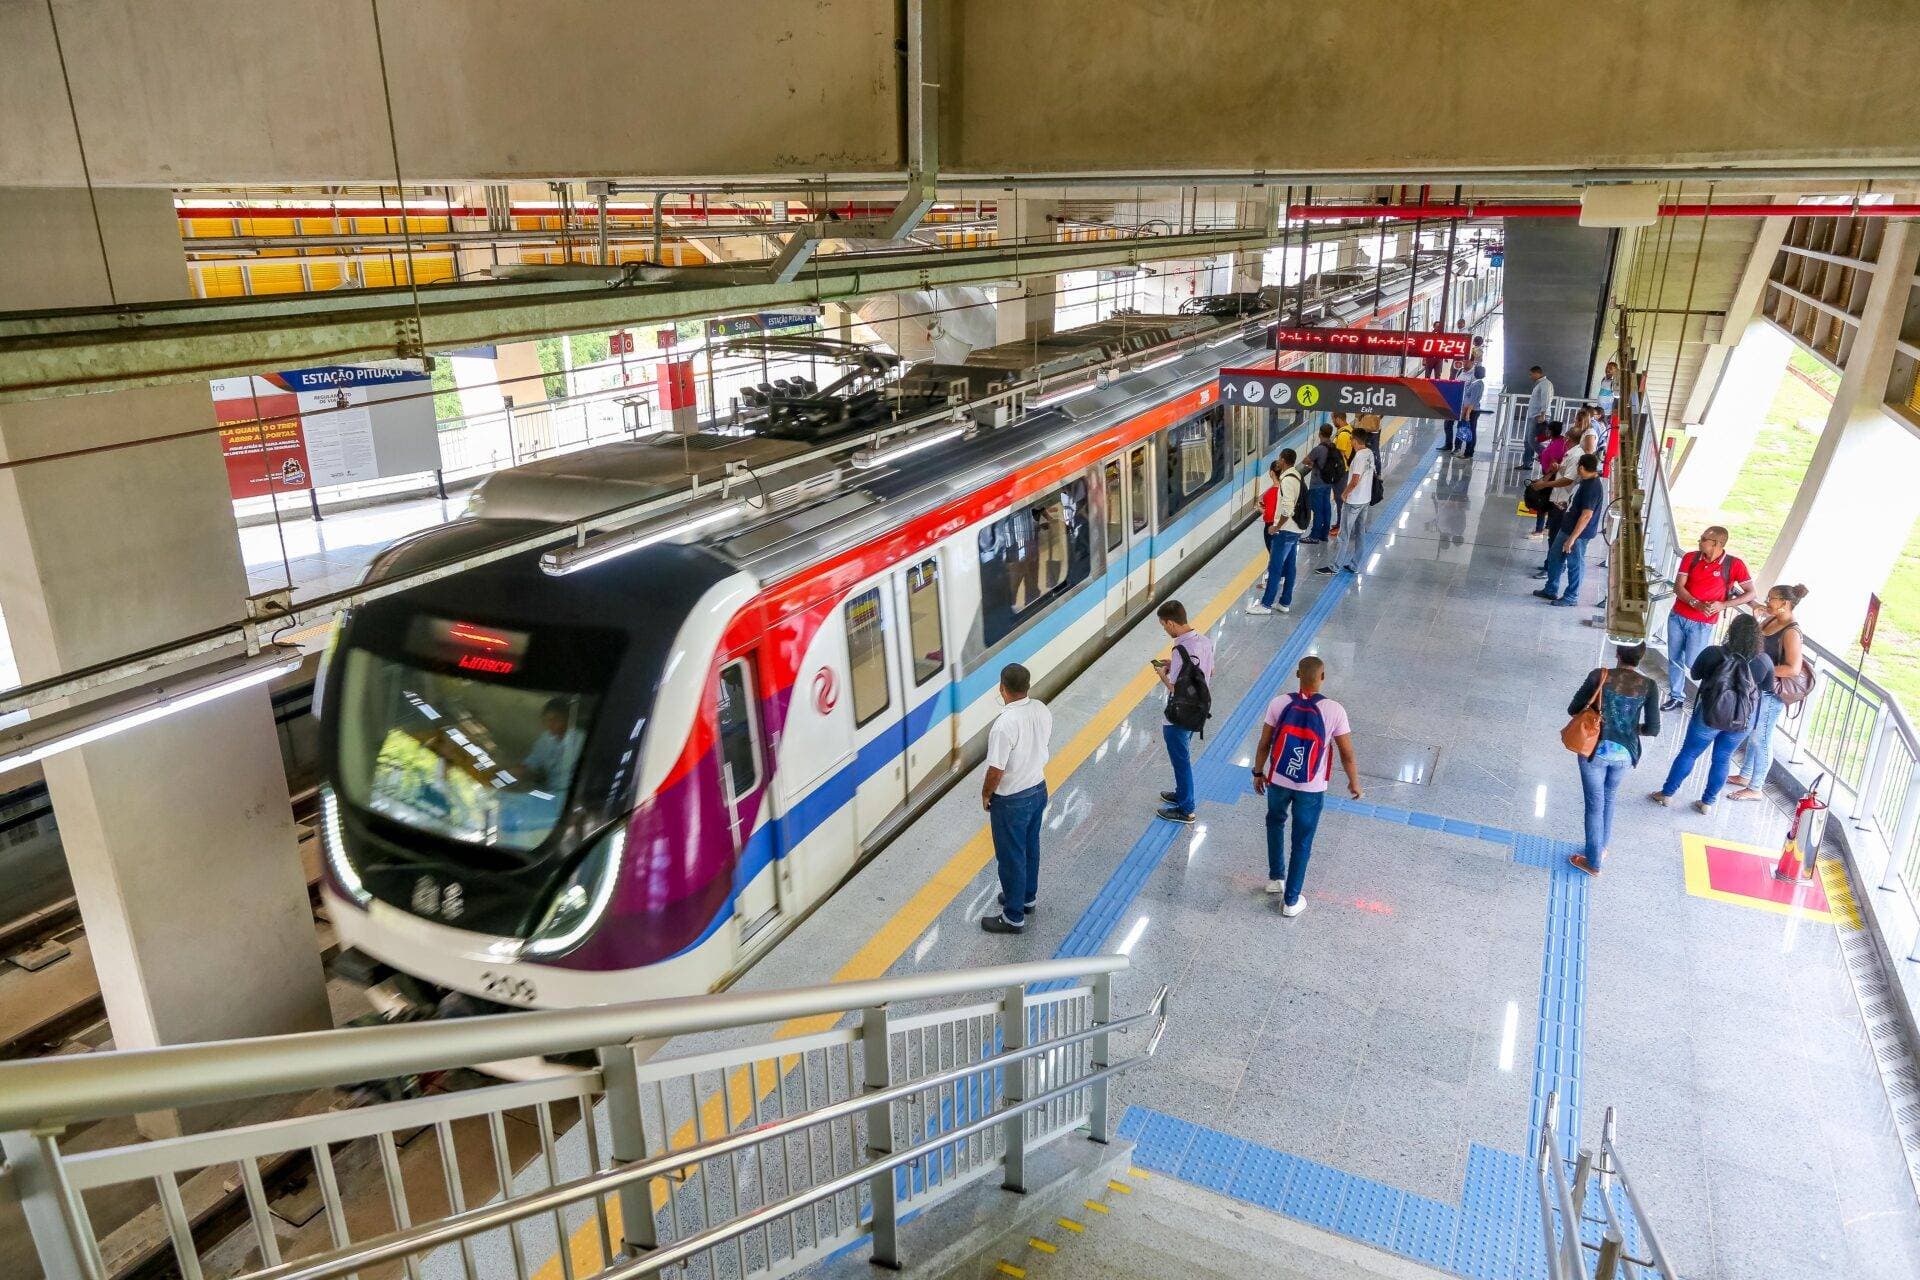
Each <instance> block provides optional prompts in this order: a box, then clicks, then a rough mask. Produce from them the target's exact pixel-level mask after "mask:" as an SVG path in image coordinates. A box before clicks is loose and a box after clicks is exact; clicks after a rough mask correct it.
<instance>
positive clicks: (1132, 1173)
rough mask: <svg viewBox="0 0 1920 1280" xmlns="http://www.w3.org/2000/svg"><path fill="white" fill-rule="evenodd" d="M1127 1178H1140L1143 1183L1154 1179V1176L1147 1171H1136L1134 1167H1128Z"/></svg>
mask: <svg viewBox="0 0 1920 1280" xmlns="http://www.w3.org/2000/svg"><path fill="white" fill-rule="evenodd" d="M1127 1176H1128V1177H1129V1178H1138V1179H1140V1181H1142V1182H1146V1181H1148V1180H1150V1179H1151V1178H1152V1177H1153V1175H1152V1174H1150V1173H1148V1172H1147V1171H1146V1170H1145V1169H1136V1168H1134V1167H1133V1166H1132V1165H1128V1166H1127Z"/></svg>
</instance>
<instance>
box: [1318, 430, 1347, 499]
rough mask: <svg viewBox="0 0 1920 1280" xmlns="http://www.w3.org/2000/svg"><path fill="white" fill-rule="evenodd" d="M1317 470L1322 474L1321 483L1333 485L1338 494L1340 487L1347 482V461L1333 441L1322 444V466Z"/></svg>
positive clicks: (1322, 442) (1324, 441) (1325, 441)
mask: <svg viewBox="0 0 1920 1280" xmlns="http://www.w3.org/2000/svg"><path fill="white" fill-rule="evenodd" d="M1316 470H1318V471H1319V473H1320V483H1321V484H1326V485H1332V486H1333V489H1334V492H1335V493H1336V494H1338V493H1339V491H1340V486H1341V485H1343V484H1345V483H1346V482H1347V460H1346V459H1345V458H1343V457H1341V456H1340V450H1339V449H1337V448H1335V447H1334V444H1333V441H1331V440H1323V441H1321V442H1320V465H1319V467H1318V468H1316Z"/></svg>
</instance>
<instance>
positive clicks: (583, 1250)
mask: <svg viewBox="0 0 1920 1280" xmlns="http://www.w3.org/2000/svg"><path fill="white" fill-rule="evenodd" d="M1265 567H1266V557H1265V556H1255V557H1254V558H1253V559H1252V560H1251V561H1250V562H1249V563H1248V564H1247V566H1246V567H1245V568H1244V569H1242V570H1241V571H1240V572H1239V573H1238V574H1236V575H1234V578H1233V580H1232V581H1231V582H1229V583H1228V584H1227V585H1226V587H1225V588H1223V589H1222V590H1221V592H1220V593H1219V594H1218V595H1216V596H1214V597H1213V599H1211V600H1209V601H1207V604H1206V607H1205V608H1203V609H1201V610H1200V612H1199V613H1198V614H1195V615H1192V616H1191V617H1190V619H1189V620H1190V621H1191V622H1192V624H1193V625H1194V626H1195V627H1197V628H1199V629H1200V630H1202V631H1205V630H1207V629H1208V628H1209V627H1211V626H1213V624H1214V623H1216V622H1218V621H1219V620H1220V619H1221V617H1222V616H1224V615H1225V614H1226V612H1227V611H1228V610H1229V609H1231V608H1233V606H1234V605H1236V604H1238V603H1239V601H1240V598H1241V597H1242V596H1243V595H1244V594H1245V593H1246V591H1247V590H1248V588H1250V587H1251V586H1252V585H1253V583H1254V580H1255V579H1257V578H1258V577H1259V576H1260V573H1261V570H1262V569H1264V568H1265ZM1159 683H1160V677H1159V675H1158V674H1157V673H1156V672H1155V671H1154V670H1153V669H1152V668H1151V667H1149V668H1146V669H1144V670H1142V671H1141V672H1139V673H1138V674H1137V675H1135V676H1134V677H1133V679H1131V680H1129V681H1127V683H1126V685H1125V686H1124V687H1123V688H1122V689H1121V690H1120V692H1118V693H1116V694H1115V695H1114V696H1113V697H1112V699H1110V700H1109V701H1108V702H1107V704H1106V705H1105V706H1104V707H1102V708H1100V710H1099V711H1098V712H1097V713H1095V715H1094V717H1093V719H1091V720H1089V721H1088V722H1087V723H1086V725H1085V727H1083V728H1082V729H1081V730H1080V732H1079V733H1076V734H1075V735H1074V736H1073V738H1072V740H1071V741H1069V742H1068V743H1067V745H1066V746H1064V747H1062V748H1061V749H1060V750H1059V751H1058V752H1056V753H1055V754H1054V756H1053V759H1052V760H1051V761H1050V762H1049V763H1048V765H1047V783H1048V785H1049V786H1050V787H1053V788H1055V789H1058V788H1059V787H1061V786H1062V785H1064V784H1065V783H1066V781H1067V779H1068V778H1070V777H1072V776H1073V774H1074V772H1075V771H1076V770H1077V769H1079V768H1080V766H1081V765H1083V764H1085V763H1086V762H1087V760H1088V759H1089V758H1090V757H1091V756H1092V755H1093V753H1094V752H1095V751H1097V750H1098V749H1099V747H1100V744H1101V743H1103V742H1105V741H1106V740H1107V736H1108V735H1109V734H1111V733H1112V732H1113V731H1114V730H1115V729H1117V728H1118V727H1119V725H1120V722H1121V721H1122V720H1125V719H1126V718H1127V717H1128V716H1129V715H1131V714H1132V712H1133V709H1134V707H1136V706H1138V705H1139V703H1140V700H1141V699H1142V698H1145V697H1146V696H1147V695H1148V694H1149V693H1151V692H1152V691H1153V690H1154V689H1155V688H1156V687H1157V686H1158V685H1159ZM992 860H993V830H992V828H991V827H989V826H988V825H987V824H986V823H981V824H980V826H979V828H978V829H977V830H975V831H974V833H973V835H972V837H971V838H970V839H969V840H968V841H967V842H966V843H965V844H964V845H962V846H961V847H960V849H959V851H958V852H957V853H955V854H954V855H953V856H952V857H951V858H949V859H947V862H946V865H945V866H943V867H941V868H940V870H938V871H936V872H935V873H934V874H933V876H932V878H931V879H929V880H928V881H927V882H926V883H925V884H924V885H922V886H921V887H920V890H919V892H917V893H915V894H914V895H913V897H911V898H909V899H907V901H906V902H905V903H904V904H903V905H902V906H901V907H900V909H899V910H898V911H896V912H894V914H893V916H892V917H891V918H890V919H889V920H888V921H887V922H886V923H885V924H883V925H881V926H880V928H879V929H877V930H875V932H874V934H873V936H872V937H870V938H868V939H867V940H866V942H865V943H864V944H863V945H862V946H861V948H860V949H859V950H858V951H856V952H854V953H853V955H852V957H851V958H849V959H848V961H847V962H846V963H845V964H844V965H842V966H840V971H839V972H838V973H835V974H834V975H833V978H832V981H834V982H836V983H840V982H861V981H865V980H866V979H868V978H878V977H882V976H884V975H885V974H886V972H887V970H889V969H891V968H892V967H893V965H894V962H895V961H897V960H898V959H899V958H900V957H901V956H903V955H905V954H906V953H907V948H909V947H911V946H912V945H913V944H914V942H915V941H917V940H918V939H919V937H920V935H922V934H923V933H925V932H926V931H927V929H928V927H929V926H931V925H932V924H933V922H934V921H935V920H937V919H938V918H939V916H940V913H941V912H942V911H945V910H946V909H947V907H948V906H950V905H951V904H952V903H953V900H954V899H955V898H957V897H959V896H960V895H961V893H963V892H964V891H965V890H966V888H967V886H968V885H970V884H972V883H973V880H974V877H976V876H978V875H979V874H980V872H981V871H982V870H983V869H984V868H985V867H986V865H987V864H988V863H989V862H991V861H992ZM840 1017H841V1015H840V1014H837V1013H822V1014H816V1015H814V1016H812V1017H807V1018H794V1019H792V1020H791V1021H789V1022H786V1023H784V1024H782V1025H781V1027H780V1028H779V1030H777V1031H775V1032H774V1038H775V1039H776V1040H788V1039H792V1038H793V1037H795V1036H806V1035H812V1034H814V1033H815V1032H819V1031H826V1030H828V1029H830V1028H831V1027H832V1026H833V1025H834V1023H836V1022H838V1021H839V1020H840ZM798 1062H799V1058H798V1057H790V1058H782V1059H780V1060H779V1063H778V1066H777V1068H776V1065H775V1063H773V1062H771V1061H761V1062H758V1063H755V1064H754V1067H753V1072H752V1083H751V1085H749V1083H748V1071H747V1068H745V1067H736V1068H734V1069H733V1071H732V1072H730V1073H729V1074H728V1076H727V1080H726V1086H725V1089H724V1092H715V1093H713V1094H712V1095H710V1096H709V1097H708V1098H707V1099H706V1101H705V1102H704V1103H702V1104H701V1108H700V1118H699V1125H698V1128H696V1126H695V1122H694V1121H692V1120H689V1121H687V1122H686V1123H684V1124H682V1125H681V1126H680V1127H679V1129H677V1130H676V1131H675V1132H674V1135H673V1137H672V1139H671V1140H670V1141H669V1142H668V1144H667V1149H668V1150H669V1151H673V1150H676V1149H678V1148H681V1147H689V1146H692V1145H693V1144H694V1142H695V1139H696V1136H697V1135H698V1134H701V1133H706V1134H719V1133H721V1132H723V1131H725V1130H727V1129H731V1128H734V1127H736V1126H738V1125H739V1124H740V1123H741V1122H742V1121H743V1120H746V1119H747V1118H748V1117H750V1116H752V1115H753V1114H754V1107H755V1105H756V1104H757V1102H758V1101H759V1100H760V1099H764V1098H766V1097H768V1096H769V1095H770V1094H772V1093H773V1091H774V1089H775V1088H777V1087H778V1085H779V1081H780V1078H781V1077H782V1076H783V1075H784V1074H785V1073H786V1072H788V1071H789V1070H791V1069H792V1068H793V1067H794V1065H795V1064H797V1063H798ZM723 1101H724V1104H725V1108H726V1112H725V1114H726V1117H727V1118H726V1120H725V1122H724V1123H723V1121H722V1112H721V1108H722V1104H723ZM666 1202H667V1189H666V1185H665V1183H664V1181H663V1180H661V1179H657V1178H656V1179H654V1180H653V1207H654V1208H655V1209H659V1208H661V1207H662V1206H663V1205H665V1204H666ZM1089 1207H1090V1208H1094V1209H1096V1210H1098V1211H1099V1212H1101V1213H1105V1212H1106V1209H1105V1208H1104V1207H1103V1206H1099V1205H1093V1204H1091V1203H1090V1204H1089ZM607 1229H608V1230H609V1232H611V1233H612V1236H613V1238H614V1239H615V1240H618V1239H619V1238H620V1230H621V1223H620V1206H619V1203H618V1202H617V1201H616V1202H615V1203H612V1204H609V1205H608V1206H607ZM567 1251H568V1253H570V1254H571V1255H572V1260H573V1265H574V1271H575V1274H579V1275H591V1274H592V1273H593V1272H594V1271H596V1270H598V1269H599V1268H601V1267H602V1266H604V1265H605V1263H604V1262H603V1261H602V1260H601V1257H600V1232H599V1227H598V1224H597V1223H596V1222H594V1221H591V1220H590V1221H588V1222H586V1223H584V1224H582V1225H581V1227H580V1228H579V1230H577V1231H575V1232H574V1233H573V1236H572V1237H571V1239H570V1240H569V1241H568V1244H567ZM1002 1265H1003V1266H1004V1265H1006V1264H1002ZM562 1274H563V1273H562V1271H561V1267H560V1256H559V1255H558V1254H555V1255H554V1256H553V1257H551V1258H549V1259H547V1261H546V1263H545V1264H544V1265H543V1266H542V1267H541V1268H540V1270H539V1271H538V1272H536V1273H535V1274H534V1280H561V1277H562ZM1022 1274H1024V1273H1022Z"/></svg>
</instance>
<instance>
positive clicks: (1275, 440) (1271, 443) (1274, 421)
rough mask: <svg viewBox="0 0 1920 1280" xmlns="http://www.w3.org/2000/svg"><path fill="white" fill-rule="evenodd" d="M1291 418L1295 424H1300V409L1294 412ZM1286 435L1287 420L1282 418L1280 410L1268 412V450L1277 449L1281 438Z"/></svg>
mask: <svg viewBox="0 0 1920 1280" xmlns="http://www.w3.org/2000/svg"><path fill="white" fill-rule="evenodd" d="M1291 417H1292V418H1293V420H1294V421H1295V422H1298V421H1299V420H1300V411H1299V410H1298V409H1296V410H1294V411H1293V413H1292V415H1291ZM1285 434H1286V425H1285V419H1283V418H1281V416H1280V411H1279V410H1278V409H1269V410H1267V448H1268V449H1269V450H1272V449H1273V448H1275V447H1277V446H1278V445H1279V443H1280V437H1281V436H1283V435H1285Z"/></svg>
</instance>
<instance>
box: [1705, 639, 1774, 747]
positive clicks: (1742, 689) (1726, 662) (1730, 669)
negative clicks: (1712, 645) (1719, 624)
mask: <svg viewBox="0 0 1920 1280" xmlns="http://www.w3.org/2000/svg"><path fill="white" fill-rule="evenodd" d="M1759 709H1760V686H1759V684H1758V683H1757V682H1756V681H1755V680H1754V678H1753V668H1752V667H1750V666H1749V665H1748V664H1747V662H1746V661H1745V660H1744V659H1741V658H1736V657H1734V656H1733V655H1732V654H1730V653H1728V652H1726V651H1725V650H1724V649H1723V650H1721V654H1720V665H1719V666H1717V667H1715V668H1714V669H1713V670H1712V671H1710V672H1708V673H1707V678H1706V679H1705V680H1703V681H1701V682H1700V719H1701V720H1702V721H1703V722H1704V723H1705V724H1706V726H1707V728H1709V729H1718V730H1720V731H1721V732H1723V733H1739V732H1741V731H1743V730H1745V729H1746V728H1747V727H1748V726H1750V725H1752V724H1753V714H1754V712H1755V711H1757V710H1759Z"/></svg>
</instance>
